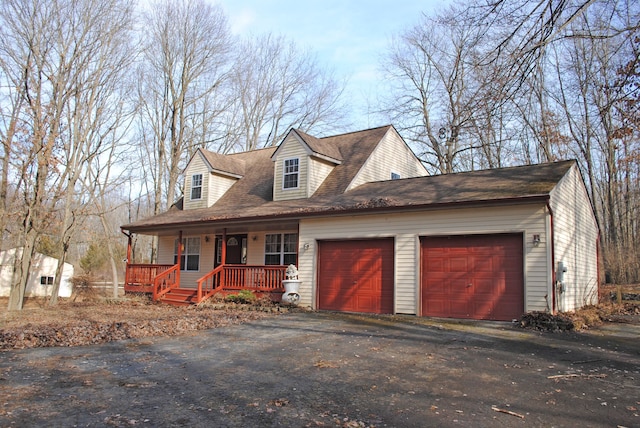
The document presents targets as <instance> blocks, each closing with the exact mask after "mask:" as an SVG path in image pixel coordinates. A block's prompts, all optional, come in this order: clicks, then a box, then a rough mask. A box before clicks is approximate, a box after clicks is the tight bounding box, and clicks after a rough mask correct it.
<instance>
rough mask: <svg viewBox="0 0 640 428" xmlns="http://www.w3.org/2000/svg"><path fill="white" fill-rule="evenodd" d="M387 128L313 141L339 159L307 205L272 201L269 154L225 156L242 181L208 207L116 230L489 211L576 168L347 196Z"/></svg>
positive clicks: (373, 186) (420, 182)
mask: <svg viewBox="0 0 640 428" xmlns="http://www.w3.org/2000/svg"><path fill="white" fill-rule="evenodd" d="M388 129H389V127H388V126H387V127H382V128H375V129H371V130H367V131H361V132H354V133H350V134H343V135H339V136H335V137H328V138H323V139H317V140H319V141H322V144H331V145H333V146H334V147H336V148H337V149H338V150H339V152H340V154H341V156H342V157H343V159H344V160H345V161H344V162H343V163H341V164H339V165H337V166H336V167H335V168H334V169H333V171H332V172H331V173H330V174H329V176H328V177H327V178H326V179H325V181H324V183H323V184H322V185H321V186H320V188H319V189H318V190H317V191H316V193H315V194H314V195H313V196H311V197H310V198H308V199H298V200H289V201H273V163H272V161H271V156H272V154H273V153H274V151H275V150H276V148H275V147H271V148H267V149H262V150H256V151H252V152H244V153H237V154H233V155H228V156H229V157H231V158H232V159H235V161H238V163H240V162H242V163H244V165H245V171H244V172H245V174H244V176H243V177H242V178H241V179H239V180H238V181H237V182H236V184H234V185H233V186H232V187H231V188H230V189H229V190H228V191H227V193H225V194H224V195H223V196H222V197H221V198H220V200H218V202H216V203H215V204H214V205H213V206H212V207H210V208H201V209H193V210H182V209H181V205H182V204H181V203H177V204H176V205H174V206H173V207H172V208H171V209H169V210H168V211H166V212H164V213H161V214H159V215H157V216H154V217H150V218H147V219H144V220H140V221H137V222H135V223H131V224H128V225H124V226H122V229H125V230H130V231H133V232H150V231H152V230H153V229H154V228H167V227H170V226H171V225H184V224H195V223H199V222H230V221H251V220H256V221H257V220H259V219H264V218H279V217H281V218H299V217H304V216H310V215H315V216H318V215H321V216H326V215H332V214H335V213H337V212H344V211H347V210H348V211H354V212H365V211H371V210H380V209H385V210H386V209H389V210H391V209H393V210H406V209H416V208H422V209H428V208H435V207H439V206H443V205H456V204H488V203H495V202H507V201H514V200H519V201H525V200H528V199H529V200H530V199H535V198H544V197H547V196H548V195H549V194H550V192H551V191H552V190H553V188H554V187H555V186H556V184H557V183H558V182H559V181H560V180H561V179H562V177H564V176H565V174H566V173H567V172H568V171H569V169H570V168H571V167H572V166H573V165H574V164H575V161H561V162H554V163H546V164H539V165H530V166H520V167H511V168H501V169H492V170H482V171H472V172H464V173H457V174H447V175H437V176H427V177H416V178H407V179H401V180H388V181H379V182H373V183H366V184H363V185H361V186H358V187H357V188H355V189H352V190H350V191H348V192H345V189H346V188H347V186H348V185H349V183H350V182H351V180H352V179H353V177H354V176H355V174H356V173H357V172H358V171H359V170H360V168H361V167H362V165H363V164H364V162H365V161H366V159H367V158H368V157H369V156H370V154H371V152H372V151H373V149H374V148H375V146H376V145H377V144H378V142H379V141H380V139H381V138H382V137H383V136H384V134H385V133H386V132H387V131H388Z"/></svg>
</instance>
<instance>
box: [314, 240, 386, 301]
mask: <svg viewBox="0 0 640 428" xmlns="http://www.w3.org/2000/svg"><path fill="white" fill-rule="evenodd" d="M393 248H394V244H393V239H364V240H359V239H356V240H341V241H319V242H318V308H319V309H323V310H332V311H346V312H369V313H376V314H390V313H393V295H394V279H393V270H394V250H393Z"/></svg>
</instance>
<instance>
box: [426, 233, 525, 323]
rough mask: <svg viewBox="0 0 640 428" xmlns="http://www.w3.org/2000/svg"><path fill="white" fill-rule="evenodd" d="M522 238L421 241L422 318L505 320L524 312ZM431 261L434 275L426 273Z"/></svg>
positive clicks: (514, 235) (457, 237)
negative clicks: (435, 261) (434, 261)
mask: <svg viewBox="0 0 640 428" xmlns="http://www.w3.org/2000/svg"><path fill="white" fill-rule="evenodd" d="M522 245H523V242H522V234H496V235H471V236H448V237H424V238H421V250H422V256H421V259H422V261H421V303H422V315H424V316H438V317H452V318H474V319H494V320H510V319H513V318H517V317H519V316H520V315H521V314H522V312H523V311H524V274H523V252H522ZM432 259H435V260H437V266H438V267H439V268H440V269H438V270H437V271H436V270H433V269H431V267H432V266H433V265H434V263H433V262H432Z"/></svg>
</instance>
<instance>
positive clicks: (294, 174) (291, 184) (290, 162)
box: [282, 158, 300, 189]
mask: <svg viewBox="0 0 640 428" xmlns="http://www.w3.org/2000/svg"><path fill="white" fill-rule="evenodd" d="M283 171H284V176H283V180H282V188H283V189H297V188H298V179H299V175H300V159H298V158H291V159H285V160H284V170H283Z"/></svg>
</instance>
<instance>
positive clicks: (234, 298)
mask: <svg viewBox="0 0 640 428" xmlns="http://www.w3.org/2000/svg"><path fill="white" fill-rule="evenodd" d="M225 300H226V301H227V302H233V303H252V302H253V301H254V300H256V296H255V294H253V291H249V290H240V291H239V292H238V293H237V294H229V295H227V297H225Z"/></svg>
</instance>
